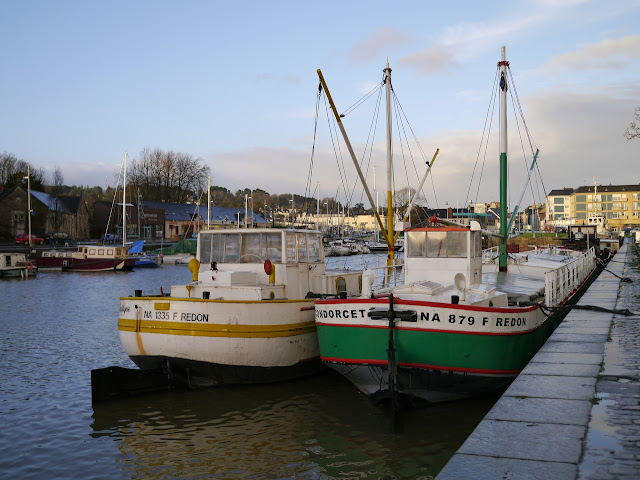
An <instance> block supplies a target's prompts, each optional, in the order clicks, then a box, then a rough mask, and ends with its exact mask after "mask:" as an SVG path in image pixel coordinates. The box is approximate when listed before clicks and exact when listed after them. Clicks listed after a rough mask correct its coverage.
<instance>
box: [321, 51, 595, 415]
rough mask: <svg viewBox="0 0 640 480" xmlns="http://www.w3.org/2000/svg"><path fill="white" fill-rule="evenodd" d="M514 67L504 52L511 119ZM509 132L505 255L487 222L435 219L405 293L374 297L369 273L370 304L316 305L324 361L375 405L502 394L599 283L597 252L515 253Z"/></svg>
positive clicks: (386, 291)
mask: <svg viewBox="0 0 640 480" xmlns="http://www.w3.org/2000/svg"><path fill="white" fill-rule="evenodd" d="M507 65H508V63H507V62H506V61H505V58H504V50H503V58H502V62H500V63H499V67H500V68H501V69H502V76H501V83H500V84H499V88H500V89H501V106H503V105H504V110H503V111H502V113H501V119H506V105H505V103H504V101H505V100H506V75H505V73H504V71H505V68H506V66H507ZM385 73H386V74H387V75H390V69H389V68H388V65H387V69H385ZM386 83H387V86H389V85H390V78H389V77H388V81H387V82H386ZM387 88H389V87H387ZM502 126H503V130H502V131H501V135H500V139H501V150H500V151H501V155H500V164H501V169H500V170H501V182H500V185H501V196H500V198H501V215H500V216H501V218H502V219H503V221H502V222H501V234H500V235H499V236H500V239H501V243H500V248H499V249H498V255H497V256H493V255H491V254H487V255H484V254H483V252H482V248H481V245H482V243H481V238H482V235H483V234H489V232H485V231H483V230H482V229H481V227H480V224H479V223H478V222H476V221H471V222H470V225H469V226H466V227H465V226H462V225H459V224H456V223H454V222H447V221H442V220H437V219H436V218H432V222H433V223H434V226H433V227H429V228H414V229H410V230H409V231H406V232H405V239H406V242H407V244H406V250H405V264H404V275H405V278H404V283H403V284H402V285H399V286H396V287H386V288H381V289H376V290H372V289H371V285H373V281H374V280H373V277H374V274H373V272H370V271H365V272H364V274H363V285H364V286H363V295H362V296H360V297H356V296H354V297H350V298H346V299H345V298H335V299H330V298H326V299H318V300H316V325H317V326H318V338H319V344H320V355H321V358H322V360H323V361H324V362H325V363H326V364H327V365H328V366H330V367H331V368H333V369H335V370H336V371H338V372H339V373H341V374H342V375H344V376H345V378H347V379H348V380H350V381H351V382H352V383H353V384H354V385H356V386H357V387H358V389H360V391H362V392H363V393H365V394H366V395H368V396H370V397H371V398H372V399H373V400H375V401H377V400H381V399H385V398H391V400H392V403H393V404H394V406H395V405H396V400H397V396H398V395H404V396H408V397H412V398H414V399H423V400H426V401H429V402H437V401H445V400H452V399H456V398H461V397H468V396H472V395H478V394H487V393H496V392H499V391H501V390H502V389H504V388H506V386H508V385H509V383H510V382H511V381H512V380H513V378H515V376H516V375H517V374H518V373H519V372H520V371H521V370H522V369H523V368H524V367H525V366H526V364H527V363H528V361H529V360H530V359H531V358H532V357H533V355H534V354H535V353H536V352H537V350H538V349H539V348H540V347H541V346H542V344H543V343H544V342H545V341H546V339H547V338H548V336H549V335H550V333H551V331H552V330H553V328H555V326H556V325H557V323H558V322H559V321H560V320H561V319H562V317H563V316H564V315H565V314H566V312H567V310H566V309H558V308H559V307H562V306H565V305H567V304H571V303H573V302H575V301H577V299H579V298H580V296H581V295H582V293H583V292H584V291H585V290H586V288H587V287H588V285H589V284H590V282H591V281H592V280H593V279H594V278H595V276H596V275H597V270H596V255H595V251H594V249H593V248H591V249H589V250H588V251H587V252H577V251H570V250H567V249H557V250H555V249H550V250H544V251H543V250H538V249H535V250H532V251H529V252H523V253H519V254H508V253H507V248H506V247H507V238H508V232H509V229H510V226H511V224H508V222H507V221H506V219H507V215H506V213H507V210H506V175H507V165H506V161H507V154H506V138H507V135H506V120H505V122H504V124H503V125H502ZM536 158H537V152H536V154H535V155H534V161H533V163H532V168H533V165H534V164H535V160H536ZM502 180H504V181H502ZM525 187H526V184H525ZM523 191H524V189H523ZM516 211H517V206H516V207H515V210H514V214H513V215H512V218H515V212H516ZM442 223H444V226H443V225H441V224H442ZM390 236H391V235H389V237H390ZM493 236H495V234H493ZM483 258H485V259H486V260H487V261H486V263H484V264H483Z"/></svg>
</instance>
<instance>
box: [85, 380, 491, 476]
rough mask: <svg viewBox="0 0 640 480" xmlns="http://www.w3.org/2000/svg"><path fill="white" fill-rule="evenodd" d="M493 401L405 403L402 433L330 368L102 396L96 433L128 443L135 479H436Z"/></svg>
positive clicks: (125, 459) (123, 448)
mask: <svg viewBox="0 0 640 480" xmlns="http://www.w3.org/2000/svg"><path fill="white" fill-rule="evenodd" d="M493 401H494V400H493V399H486V400H480V401H475V402H468V403H467V404H466V405H465V404H462V403H461V402H458V403H456V404H450V405H440V406H435V407H429V408H422V409H414V410H409V411H405V412H404V413H403V414H402V417H401V423H402V426H403V431H402V432H401V433H399V434H394V433H392V432H391V425H390V421H389V417H388V416H387V414H386V412H385V411H384V410H381V409H379V408H377V407H375V406H373V405H372V404H371V403H370V402H369V400H368V399H366V398H365V397H364V396H362V395H361V394H359V393H358V392H356V391H355V389H354V388H353V387H352V386H351V384H349V383H348V382H346V381H344V380H343V379H342V378H341V377H339V376H337V375H334V374H332V373H326V374H322V375H320V376H316V377H313V378H309V379H305V380H301V381H297V382H288V383H285V384H274V385H262V386H251V387H244V386H241V387H222V388H214V389H206V390H199V391H192V392H170V393H166V394H161V395H155V394H154V395H153V396H147V397H139V398H136V399H130V400H126V401H117V402H109V403H105V404H99V405H96V407H95V408H94V416H93V417H94V422H93V430H94V433H93V436H94V437H105V436H106V437H110V438H112V439H114V440H117V441H119V442H120V447H119V450H120V458H118V459H116V461H117V462H118V463H119V464H120V465H121V468H122V474H123V476H124V477H127V478H154V479H159V478H175V477H180V478H201V477H207V478H251V479H257V478H294V477H295V478H300V477H304V478H429V477H433V476H435V474H436V473H437V472H438V471H440V469H441V468H442V467H443V466H444V464H445V463H446V461H447V460H448V458H449V457H450V456H451V455H452V454H453V453H454V451H455V450H456V449H457V448H458V447H459V445H460V444H461V442H462V441H463V440H464V438H466V436H467V435H468V434H469V433H470V432H471V430H472V429H473V428H474V426H475V425H476V424H477V423H478V422H479V420H480V419H481V418H482V416H483V415H484V413H485V412H486V411H488V409H489V408H490V407H491V405H492V403H493ZM461 408H463V410H461ZM461 411H464V412H465V413H464V414H462V415H461V414H460V413H461Z"/></svg>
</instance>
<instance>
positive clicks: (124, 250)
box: [73, 245, 129, 258]
mask: <svg viewBox="0 0 640 480" xmlns="http://www.w3.org/2000/svg"><path fill="white" fill-rule="evenodd" d="M128 256H129V247H106V246H103V245H98V246H96V245H79V246H78V250H77V251H75V252H74V254H73V257H74V258H127V257H128Z"/></svg>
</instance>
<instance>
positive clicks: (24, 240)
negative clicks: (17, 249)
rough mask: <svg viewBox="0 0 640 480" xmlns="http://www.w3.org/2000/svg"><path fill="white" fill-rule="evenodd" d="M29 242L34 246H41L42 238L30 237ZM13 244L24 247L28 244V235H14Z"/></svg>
mask: <svg viewBox="0 0 640 480" xmlns="http://www.w3.org/2000/svg"><path fill="white" fill-rule="evenodd" d="M31 242H32V243H33V244H34V245H42V244H43V243H44V238H40V237H38V236H37V235H33V234H32V235H31ZM13 243H15V244H16V245H26V244H28V243H29V234H28V233H21V234H20V235H16V236H15V238H14V239H13Z"/></svg>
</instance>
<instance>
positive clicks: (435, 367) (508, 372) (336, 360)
mask: <svg viewBox="0 0 640 480" xmlns="http://www.w3.org/2000/svg"><path fill="white" fill-rule="evenodd" d="M320 359H321V360H322V361H323V362H334V363H343V364H347V365H349V364H352V365H388V362H387V361H386V360H356V359H352V358H335V357H323V356H320ZM398 366H400V367H411V368H420V369H423V370H444V371H448V372H467V373H485V374H487V375H517V374H518V373H520V372H521V371H522V370H485V369H482V368H463V367H443V366H441V365H426V364H421V363H407V362H398Z"/></svg>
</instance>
